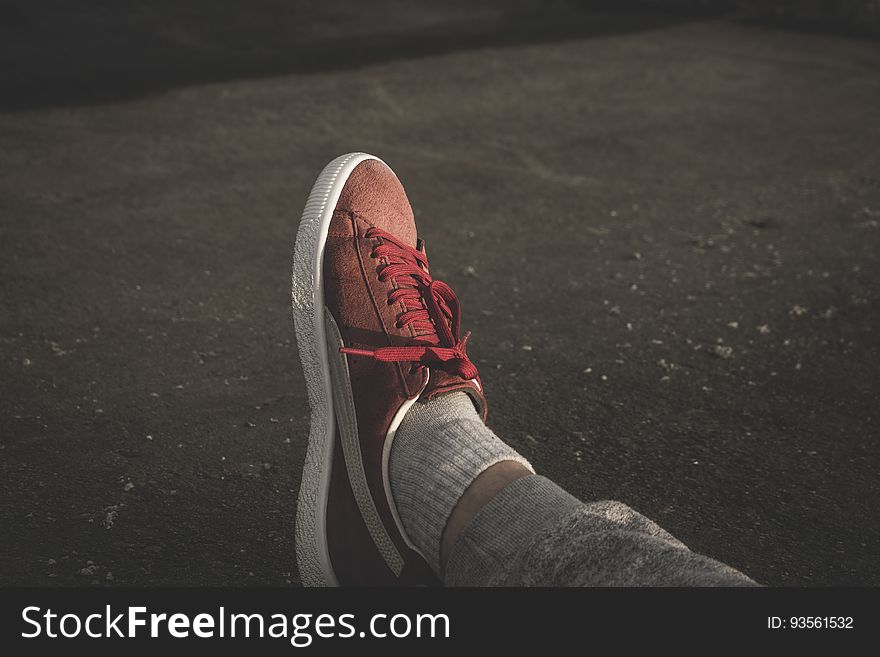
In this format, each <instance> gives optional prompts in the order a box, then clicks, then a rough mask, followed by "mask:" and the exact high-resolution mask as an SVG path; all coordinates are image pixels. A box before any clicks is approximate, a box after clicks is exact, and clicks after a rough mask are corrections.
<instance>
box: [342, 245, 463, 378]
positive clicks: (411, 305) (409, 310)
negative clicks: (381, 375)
mask: <svg viewBox="0 0 880 657" xmlns="http://www.w3.org/2000/svg"><path fill="white" fill-rule="evenodd" d="M365 236H366V237H367V238H375V237H378V238H381V239H382V243H381V244H379V245H377V246H376V247H375V248H374V249H373V252H372V254H371V255H372V257H374V258H386V259H387V260H388V264H387V265H385V266H384V267H382V269H381V270H379V280H380V281H388V280H389V279H390V280H393V281H394V282H395V283H396V284H397V285H398V287H396V288H395V289H394V290H392V291H390V292H389V293H388V305H391V304H393V303H397V302H398V301H401V302H403V305H404V307H405V308H406V310H405V311H404V312H403V313H402V314H401V315H400V317H398V318H397V328H404V327H406V326H409V325H412V327H413V329H415V333H416V335H417V337H416V338H415V339H416V340H419V341H420V343H417V344H413V345H409V346H405V347H378V348H376V349H352V348H349V347H342V348H341V349H340V350H339V351H340V352H342V353H343V354H350V355H352V356H366V357H368V358H373V359H374V360H377V361H381V362H383V363H401V362H411V363H419V364H421V365H426V366H432V367H437V368H440V369H443V370H445V371H447V372H449V373H450V374H457V375H458V376H460V377H462V378H464V379H473V378H476V376H477V368H476V366H475V365H474V364H473V363H472V362H471V360H470V358H468V355H467V342H468V339H469V338H470V336H471V334H470V332H468V333H466V334H465V336H464V337H463V338H462V337H460V332H461V304H460V303H459V301H458V297H457V296H455V292H453V291H452V288H451V287H449V286H448V285H447V284H446V283H444V282H442V281H437V280H434V279H433V278H431V275H430V274H429V273H428V258H427V257H426V256H425V254H424V253H422V252H420V251H418V250H416V249H414V248H412V247H411V246H409V245H408V244H403V243H401V242H400V241H399V240H398V239H397V238H395V237H394V236H393V235H391V234H390V233H387V232H385V231H384V230H381V229H379V228H370V229H369V230H367V232H366V233H365Z"/></svg>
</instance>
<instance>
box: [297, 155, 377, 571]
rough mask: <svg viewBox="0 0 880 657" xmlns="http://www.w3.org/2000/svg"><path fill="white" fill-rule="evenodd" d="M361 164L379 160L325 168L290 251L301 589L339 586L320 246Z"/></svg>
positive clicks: (356, 159) (344, 160) (352, 159)
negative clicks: (302, 457) (300, 417)
mask: <svg viewBox="0 0 880 657" xmlns="http://www.w3.org/2000/svg"><path fill="white" fill-rule="evenodd" d="M364 160H379V158H377V157H375V156H373V155H368V154H367V153H348V154H346V155H340V156H339V157H337V158H336V159H335V160H333V161H332V162H330V164H328V165H327V166H326V167H324V170H323V171H321V174H320V175H319V176H318V179H317V180H316V181H315V184H314V186H313V187H312V191H311V193H309V198H308V201H306V207H305V209H304V210H303V214H302V219H301V220H300V224H299V230H298V231H297V233H296V245H295V246H294V250H293V282H292V299H293V323H294V328H295V330H296V343H297V347H298V348H299V356H300V360H301V361H302V367H303V374H304V375H305V379H306V388H307V391H308V395H309V406H310V407H311V424H310V428H309V445H308V449H307V450H306V461H305V465H304V466H303V472H302V482H301V484H300V488H299V498H298V500H297V507H296V561H297V565H298V567H299V576H300V581H302V583H303V585H304V586H338V584H339V583H338V581H337V579H336V575H335V574H334V572H333V564H332V563H331V562H330V552H329V549H328V546H327V496H328V493H329V490H330V473H331V470H332V467H333V441H334V433H335V422H336V420H335V416H334V411H333V389H332V382H331V379H330V363H329V356H328V354H327V337H326V329H325V325H324V284H323V261H324V244H325V242H326V241H327V229H328V227H329V226H330V219H331V218H332V216H333V210H334V209H335V208H336V204H337V202H338V201H339V195H340V193H341V192H342V188H343V187H344V186H345V183H346V182H347V181H348V177H349V176H350V175H351V172H352V171H354V168H355V167H356V166H357V165H358V164H360V163H361V162H363V161H364ZM379 161H380V162H381V160H379Z"/></svg>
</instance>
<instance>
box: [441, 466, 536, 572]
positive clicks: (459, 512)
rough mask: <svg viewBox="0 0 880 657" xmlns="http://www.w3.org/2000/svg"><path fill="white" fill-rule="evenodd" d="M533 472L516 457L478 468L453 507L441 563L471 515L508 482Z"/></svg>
mask: <svg viewBox="0 0 880 657" xmlns="http://www.w3.org/2000/svg"><path fill="white" fill-rule="evenodd" d="M531 474H534V473H533V472H532V471H531V470H530V469H528V468H527V467H526V466H524V465H523V464H522V463H520V462H518V461H499V462H498V463H495V464H493V465H491V466H489V467H488V468H486V469H485V470H483V472H481V473H480V474H479V475H478V476H477V478H476V479H474V480H473V481H472V482H471V484H470V486H468V487H467V488H466V489H465V491H464V493H463V494H462V496H461V498H460V499H459V500H458V503H457V504H456V505H455V507H454V508H453V510H452V514H451V515H450V516H449V520H448V521H447V523H446V527H445V528H444V530H443V534H442V536H441V540H440V566H441V568H445V567H446V562H447V561H448V560H449V557H450V555H451V554H452V551H453V548H454V547H455V543H456V541H457V540H458V537H459V536H460V535H461V533H462V532H463V531H464V530H465V528H466V527H467V526H468V525H469V524H470V522H471V520H473V518H474V516H475V515H477V513H478V512H479V511H480V509H482V508H483V507H484V506H486V504H488V503H489V502H490V501H491V500H492V498H494V497H495V496H496V495H497V494H498V493H500V492H501V491H502V490H503V489H504V488H505V487H506V486H507V485H508V484H510V483H511V482H513V481H516V480H517V479H520V478H522V477H525V476H527V475H531Z"/></svg>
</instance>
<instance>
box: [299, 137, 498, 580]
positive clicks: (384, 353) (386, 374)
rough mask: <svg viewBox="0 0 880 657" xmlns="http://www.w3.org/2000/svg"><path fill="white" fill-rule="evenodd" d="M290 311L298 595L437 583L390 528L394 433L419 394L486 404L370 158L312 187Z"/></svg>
mask: <svg viewBox="0 0 880 657" xmlns="http://www.w3.org/2000/svg"><path fill="white" fill-rule="evenodd" d="M293 313H294V324H295V326H296V341H297V345H298V347H299V353H300V358H301V359H302V365H303V372H304V374H305V379H306V385H307V387H308V394H309V404H310V406H311V429H310V432H309V445H308V451H307V453H306V462H305V466H304V468H303V474H302V484H301V486H300V492H299V501H298V505H297V515H296V555H297V562H298V564H299V572H300V579H301V581H302V582H303V584H305V585H306V586H322V585H370V586H385V585H420V584H439V581H438V580H437V577H436V576H435V575H434V573H433V572H432V571H431V569H430V567H429V566H428V564H427V562H426V561H425V559H424V557H423V556H422V554H421V553H420V552H419V550H418V549H417V548H416V547H415V546H414V545H413V544H412V541H410V539H409V538H408V537H407V534H406V531H405V530H404V528H403V525H402V524H401V522H400V517H399V515H398V513H397V508H396V506H395V503H394V498H393V496H392V493H391V486H390V483H389V480H388V458H389V455H390V452H391V444H392V441H393V440H394V433H395V431H396V429H397V427H398V426H399V425H400V422H401V420H402V419H403V416H404V415H405V414H406V412H407V410H408V409H409V408H410V406H412V404H413V403H414V402H415V401H416V400H417V399H419V398H420V397H421V398H423V399H424V398H430V397H433V396H434V395H437V394H442V393H446V392H451V391H454V390H463V391H465V392H467V393H468V394H470V396H471V398H472V399H473V400H474V404H475V405H476V406H477V408H478V410H479V411H480V413H481V415H482V417H483V418H484V419H485V416H486V400H485V397H484V395H483V388H482V384H481V383H480V379H479V375H478V373H477V369H476V367H474V365H473V363H471V361H470V359H469V358H468V356H467V353H466V350H465V349H466V344H467V339H468V336H467V335H465V336H464V337H461V336H460V333H459V331H460V325H459V318H460V307H459V303H458V299H457V298H456V296H455V293H454V292H453V291H452V290H451V289H450V288H449V286H448V285H446V284H445V283H442V282H440V281H435V280H433V279H432V278H431V275H430V274H429V273H428V260H427V257H426V256H425V247H424V243H423V242H422V241H421V240H419V239H417V236H416V225H415V221H414V219H413V213H412V208H410V205H409V201H408V200H407V198H406V193H405V192H404V191H403V187H402V186H401V184H400V181H399V180H398V179H397V177H396V176H395V175H394V172H393V171H391V169H390V168H388V166H387V165H386V164H385V163H384V162H382V161H381V160H380V159H378V158H376V157H374V156H372V155H367V154H366V153H350V154H348V155H342V156H340V157H338V158H336V159H335V160H333V161H332V162H331V163H330V164H328V165H327V166H326V167H325V168H324V170H323V171H322V172H321V175H320V176H318V180H317V181H316V182H315V185H314V187H313V188H312V192H311V194H310V195H309V199H308V202H307V203H306V207H305V210H304V211H303V216H302V220H301V222H300V227H299V231H298V233H297V236H296V248H295V251H294V261H293Z"/></svg>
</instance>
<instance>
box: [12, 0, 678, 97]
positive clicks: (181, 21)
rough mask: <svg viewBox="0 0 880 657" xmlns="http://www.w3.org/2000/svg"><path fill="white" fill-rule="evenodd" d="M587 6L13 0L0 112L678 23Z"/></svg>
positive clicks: (460, 1) (491, 1)
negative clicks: (32, 0)
mask: <svg viewBox="0 0 880 657" xmlns="http://www.w3.org/2000/svg"><path fill="white" fill-rule="evenodd" d="M588 5H590V3H584V2H554V3H549V4H548V3H546V2H538V1H536V0H517V1H515V2H500V1H498V0H481V1H478V2H466V1H464V0H456V1H453V2H446V3H440V2H395V1H386V2H381V3H375V2H364V3H327V2H301V1H300V2H286V1H284V0H255V1H253V2H246V3H240V2H232V1H230V0H220V1H208V0H186V1H184V2H175V1H172V0H160V1H158V2H142V1H138V2H126V3H111V2H101V1H100V0H88V1H87V2H84V3H83V2H81V3H75V4H73V3H68V2H64V1H63V0H38V1H36V2H28V1H24V0H14V1H12V2H9V3H6V4H5V5H4V6H3V8H2V20H0V59H2V61H4V62H5V64H4V66H3V69H2V71H0V85H2V88H3V89H4V93H3V94H2V97H0V110H2V111H19V110H26V109H36V108H41V107H53V106H63V105H78V104H90V103H101V102H107V101H117V100H125V99H129V98H136V97H139V96H143V95H146V94H151V93H156V92H161V91H163V90H167V89H171V88H175V87H181V86H187V85H191V84H197V83H204V82H217V81H223V80H232V79H249V78H259V77H267V76H275V75H284V74H292V73H299V74H302V73H315V72H323V71H332V70H343V69H349V68H353V67H362V66H368V65H371V64H376V63H380V62H384V61H389V60H395V59H403V58H414V57H422V56H427V55H436V54H441V53H445V52H450V51H454V50H466V49H473V48H481V47H492V46H498V45H516V44H523V43H540V42H552V41H559V40H563V39H573V38H586V37H591V36H602V35H609V34H623V33H628V32H635V31H640V30H645V29H651V28H656V27H660V26H664V25H669V24H671V23H673V22H677V21H680V20H682V17H681V16H680V15H679V16H676V15H674V14H673V15H668V14H667V15H661V14H659V13H655V14H644V13H627V14H624V13H596V12H589V11H587V10H586V6H588Z"/></svg>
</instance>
